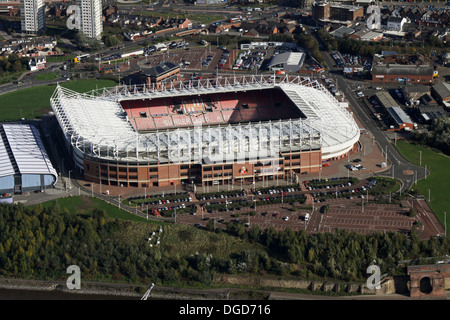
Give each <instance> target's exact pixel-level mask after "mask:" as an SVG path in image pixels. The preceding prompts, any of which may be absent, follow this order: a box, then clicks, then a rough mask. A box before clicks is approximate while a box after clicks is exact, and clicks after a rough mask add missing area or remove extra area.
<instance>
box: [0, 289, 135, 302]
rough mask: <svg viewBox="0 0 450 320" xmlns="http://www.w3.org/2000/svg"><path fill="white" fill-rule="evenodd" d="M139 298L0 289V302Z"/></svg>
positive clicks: (132, 298) (133, 298)
mask: <svg viewBox="0 0 450 320" xmlns="http://www.w3.org/2000/svg"><path fill="white" fill-rule="evenodd" d="M139 299H140V298H139V297H129V296H115V295H98V294H77V293H67V292H61V291H33V290H17V289H0V300H139Z"/></svg>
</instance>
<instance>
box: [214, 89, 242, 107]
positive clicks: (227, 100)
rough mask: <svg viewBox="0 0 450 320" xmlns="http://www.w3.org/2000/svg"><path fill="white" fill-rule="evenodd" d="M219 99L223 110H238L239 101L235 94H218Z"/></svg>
mask: <svg viewBox="0 0 450 320" xmlns="http://www.w3.org/2000/svg"><path fill="white" fill-rule="evenodd" d="M217 99H218V101H219V102H220V105H221V106H222V110H234V109H236V108H237V105H238V103H239V101H238V100H237V98H236V94H234V93H220V94H217Z"/></svg>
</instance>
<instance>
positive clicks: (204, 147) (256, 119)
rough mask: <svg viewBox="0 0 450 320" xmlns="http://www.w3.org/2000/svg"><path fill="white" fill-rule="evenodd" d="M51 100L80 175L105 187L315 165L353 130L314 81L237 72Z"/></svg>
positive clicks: (279, 174)
mask: <svg viewBox="0 0 450 320" xmlns="http://www.w3.org/2000/svg"><path fill="white" fill-rule="evenodd" d="M50 102H51V106H52V109H53V111H54V114H55V116H56V118H57V120H58V122H59V125H60V127H61V129H62V132H63V134H64V137H65V142H66V146H67V148H68V149H69V151H70V153H71V154H72V156H73V159H74V162H75V165H76V168H77V170H79V172H80V173H82V174H83V175H84V177H85V179H86V180H89V181H93V182H95V183H99V182H101V183H102V184H103V185H109V186H123V187H151V186H168V185H180V184H191V183H195V184H201V185H202V186H207V185H209V186H212V185H218V184H219V185H227V184H228V185H229V184H234V183H253V182H255V181H260V180H264V181H267V180H276V179H277V180H278V179H285V178H288V177H291V176H292V174H293V173H303V172H319V171H320V170H321V168H322V164H323V162H324V161H332V160H335V159H339V158H341V157H345V156H347V153H348V152H349V151H351V150H353V149H354V148H356V146H357V142H358V140H359V136H360V131H359V128H358V126H357V124H356V122H355V120H354V119H353V116H352V114H351V113H350V112H349V111H348V110H347V108H346V106H345V105H343V104H341V103H339V102H338V101H337V100H336V99H335V98H334V97H333V96H332V95H331V94H330V93H329V92H328V90H326V89H325V88H324V87H323V86H322V85H321V84H319V83H318V82H317V81H316V80H312V79H309V78H302V77H288V76H286V77H284V78H282V79H273V78H271V77H265V76H262V75H261V76H243V77H231V78H221V79H203V80H195V81H189V82H186V83H180V84H177V85H176V86H175V85H173V84H170V85H162V86H161V87H156V86H155V85H153V86H152V87H148V86H139V87H138V86H134V87H129V86H117V87H114V88H103V89H100V90H93V91H92V92H89V93H77V92H74V91H71V90H69V89H66V88H63V87H61V86H59V85H58V86H57V87H56V89H55V92H54V93H53V95H52V97H51V99H50Z"/></svg>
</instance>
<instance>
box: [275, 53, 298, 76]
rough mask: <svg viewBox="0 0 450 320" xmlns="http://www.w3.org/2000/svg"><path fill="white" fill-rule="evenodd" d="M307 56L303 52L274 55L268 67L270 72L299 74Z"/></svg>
mask: <svg viewBox="0 0 450 320" xmlns="http://www.w3.org/2000/svg"><path fill="white" fill-rule="evenodd" d="M305 57H306V55H305V54H304V53H303V52H284V53H280V54H277V55H274V56H273V57H272V59H270V62H269V63H268V65H267V67H268V68H269V70H272V71H278V70H284V71H286V72H299V71H300V69H301V67H302V65H303V62H304V61H305Z"/></svg>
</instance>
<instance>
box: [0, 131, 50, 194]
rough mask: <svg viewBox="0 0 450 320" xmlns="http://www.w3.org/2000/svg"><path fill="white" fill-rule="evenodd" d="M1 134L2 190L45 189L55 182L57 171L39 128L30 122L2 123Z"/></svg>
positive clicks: (0, 175) (0, 182) (11, 191)
mask: <svg viewBox="0 0 450 320" xmlns="http://www.w3.org/2000/svg"><path fill="white" fill-rule="evenodd" d="M0 135H1V139H0V192H7V193H13V192H14V193H15V192H23V191H33V190H42V189H45V188H48V187H52V186H53V185H54V184H55V183H56V180H57V177H58V175H57V173H56V170H55V169H54V168H53V166H52V163H51V162H50V159H49V157H48V155H47V152H46V150H45V147H44V144H43V143H42V140H41V137H40V134H39V131H38V129H36V128H35V127H34V126H32V125H28V124H3V125H2V126H0Z"/></svg>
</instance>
